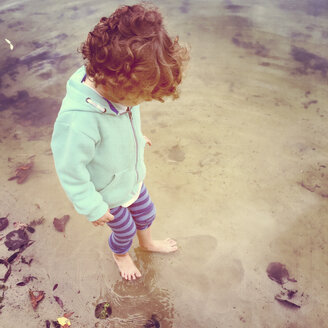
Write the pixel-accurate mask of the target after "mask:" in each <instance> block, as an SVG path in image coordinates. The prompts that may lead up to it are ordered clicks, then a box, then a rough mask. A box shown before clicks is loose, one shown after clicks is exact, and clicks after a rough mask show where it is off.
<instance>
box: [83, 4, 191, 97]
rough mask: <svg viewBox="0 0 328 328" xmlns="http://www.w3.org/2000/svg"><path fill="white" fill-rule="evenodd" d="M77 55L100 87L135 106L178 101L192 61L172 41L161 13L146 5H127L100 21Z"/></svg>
mask: <svg viewBox="0 0 328 328" xmlns="http://www.w3.org/2000/svg"><path fill="white" fill-rule="evenodd" d="M79 51H80V52H81V53H82V55H83V59H85V61H86V63H85V66H86V72H87V75H88V77H89V78H90V79H92V80H93V81H94V83H95V86H96V88H97V86H98V85H100V86H101V87H104V88H106V90H110V92H111V93H112V94H113V95H115V97H116V99H119V100H120V101H125V102H136V103H138V102H141V101H149V100H152V99H156V100H159V101H161V102H163V101H164V100H163V97H167V96H172V97H173V99H176V98H178V96H179V94H178V90H177V86H178V85H179V84H180V82H181V79H182V72H183V69H184V67H185V65H184V64H185V63H187V61H188V60H189V54H188V51H187V49H186V48H184V47H181V46H180V45H179V42H178V37H176V38H175V40H172V39H171V38H170V37H169V36H168V34H167V32H166V30H165V28H164V26H163V19H162V16H161V14H160V12H159V11H158V10H157V9H156V8H154V7H150V6H149V5H147V6H146V5H144V4H142V5H141V4H139V5H134V6H123V7H120V8H118V9H117V10H116V11H115V12H114V13H113V14H112V15H111V16H110V17H108V18H107V17H102V18H101V19H100V22H99V23H98V24H97V25H96V26H95V27H94V29H93V31H92V32H90V33H89V34H88V37H87V40H86V41H85V42H83V43H82V44H81V47H80V49H79ZM122 103H123V102H122Z"/></svg>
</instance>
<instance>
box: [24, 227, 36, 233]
mask: <svg viewBox="0 0 328 328" xmlns="http://www.w3.org/2000/svg"><path fill="white" fill-rule="evenodd" d="M26 230H27V231H28V232H30V233H33V232H35V229H34V228H32V227H30V226H27V227H26Z"/></svg>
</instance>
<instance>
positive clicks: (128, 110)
mask: <svg viewBox="0 0 328 328" xmlns="http://www.w3.org/2000/svg"><path fill="white" fill-rule="evenodd" d="M126 112H127V113H128V114H129V119H130V123H131V127H132V131H133V135H134V141H135V143H136V173H137V182H138V180H139V174H138V141H137V135H136V131H135V129H134V126H133V122H132V121H133V118H132V112H131V108H130V107H128V108H127V110H126Z"/></svg>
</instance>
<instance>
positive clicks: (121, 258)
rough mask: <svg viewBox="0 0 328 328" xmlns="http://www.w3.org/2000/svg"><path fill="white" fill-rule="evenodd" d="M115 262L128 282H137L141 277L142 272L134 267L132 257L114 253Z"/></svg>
mask: <svg viewBox="0 0 328 328" xmlns="http://www.w3.org/2000/svg"><path fill="white" fill-rule="evenodd" d="M113 257H114V260H115V262H116V264H117V266H118V269H119V270H120V273H121V276H122V277H123V278H124V279H126V280H131V279H133V280H135V279H136V278H140V277H141V273H140V271H139V270H138V269H137V267H136V266H135V265H134V263H133V261H132V259H131V257H130V255H129V254H128V253H126V254H122V255H119V254H115V253H113Z"/></svg>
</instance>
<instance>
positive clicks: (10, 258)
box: [7, 251, 20, 263]
mask: <svg viewBox="0 0 328 328" xmlns="http://www.w3.org/2000/svg"><path fill="white" fill-rule="evenodd" d="M19 254H20V251H18V252H16V253H14V254H12V255H10V256H9V257H8V259H7V261H8V263H12V262H14V261H15V259H16V258H17V256H18V255H19Z"/></svg>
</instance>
